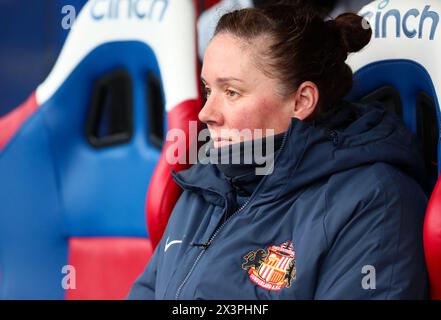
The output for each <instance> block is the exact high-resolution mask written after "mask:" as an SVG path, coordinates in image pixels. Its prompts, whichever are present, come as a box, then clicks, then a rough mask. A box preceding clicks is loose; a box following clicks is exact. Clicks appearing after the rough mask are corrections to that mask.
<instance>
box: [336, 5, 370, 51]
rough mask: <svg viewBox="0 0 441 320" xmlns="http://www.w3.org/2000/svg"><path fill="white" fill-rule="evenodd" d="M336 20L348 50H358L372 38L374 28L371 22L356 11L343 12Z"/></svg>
mask: <svg viewBox="0 0 441 320" xmlns="http://www.w3.org/2000/svg"><path fill="white" fill-rule="evenodd" d="M331 21H333V22H334V24H335V26H336V28H337V29H338V30H339V33H340V36H341V39H342V43H343V44H344V46H345V48H346V52H348V53H349V52H358V51H360V50H361V49H363V48H364V47H365V46H366V45H367V44H368V43H369V41H370V40H371V37H372V29H371V27H370V25H369V22H368V21H367V20H366V19H364V18H363V17H361V16H359V15H357V14H355V13H349V12H348V13H343V14H341V15H339V16H338V17H337V18H335V20H331Z"/></svg>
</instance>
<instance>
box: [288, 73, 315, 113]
mask: <svg viewBox="0 0 441 320" xmlns="http://www.w3.org/2000/svg"><path fill="white" fill-rule="evenodd" d="M318 100H319V89H318V87H317V86H316V84H315V83H314V82H311V81H305V82H303V83H302V84H301V85H300V86H299V87H298V89H297V91H296V93H295V97H294V106H293V110H292V112H293V117H295V118H297V119H299V120H305V119H306V118H308V117H309V116H310V115H311V114H312V113H313V112H314V110H315V108H316V107H317V103H318Z"/></svg>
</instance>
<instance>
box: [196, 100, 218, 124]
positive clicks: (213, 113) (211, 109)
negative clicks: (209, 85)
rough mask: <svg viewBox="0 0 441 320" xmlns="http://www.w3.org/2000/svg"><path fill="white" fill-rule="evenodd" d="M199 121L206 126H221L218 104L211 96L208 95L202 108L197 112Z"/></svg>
mask: <svg viewBox="0 0 441 320" xmlns="http://www.w3.org/2000/svg"><path fill="white" fill-rule="evenodd" d="M199 120H200V121H201V122H202V123H205V124H207V125H211V126H213V125H216V126H220V125H222V114H221V112H220V109H219V102H218V101H216V98H215V97H214V96H213V95H210V96H209V97H208V99H207V101H206V102H205V105H204V107H203V108H202V110H201V111H200V112H199Z"/></svg>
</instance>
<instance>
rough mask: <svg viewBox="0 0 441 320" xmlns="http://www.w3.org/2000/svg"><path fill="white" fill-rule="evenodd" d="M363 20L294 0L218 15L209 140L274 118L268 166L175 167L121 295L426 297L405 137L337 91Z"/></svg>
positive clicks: (210, 65)
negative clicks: (161, 219)
mask: <svg viewBox="0 0 441 320" xmlns="http://www.w3.org/2000/svg"><path fill="white" fill-rule="evenodd" d="M362 22H363V21H362V19H361V17H359V16H357V15H355V14H351V13H348V14H343V15H341V16H339V17H337V18H336V19H335V20H331V21H327V22H324V20H323V18H322V17H321V16H319V15H318V14H317V13H315V12H314V11H312V10H310V9H308V8H307V7H305V6H300V5H298V6H286V5H276V6H268V7H264V8H253V9H243V10H239V11H234V12H231V13H228V14H226V15H225V16H223V17H222V18H221V20H220V21H219V24H218V26H217V29H216V33H215V36H214V38H213V39H212V41H211V43H210V45H209V46H208V48H207V51H206V53H205V57H204V64H203V69H202V79H203V82H204V85H205V87H206V91H207V102H206V104H205V106H204V108H203V109H202V111H201V112H200V114H199V118H200V120H201V121H202V122H204V123H205V124H206V125H207V127H208V129H209V130H210V134H211V137H212V139H213V140H214V147H215V148H223V149H225V148H229V147H230V146H234V145H237V144H244V143H246V141H244V140H245V139H243V138H238V137H237V136H235V135H228V134H226V133H225V132H229V131H234V130H242V129H251V130H253V129H273V130H274V131H273V133H274V135H275V136H274V140H275V144H274V145H275V150H274V155H275V160H274V166H273V170H272V171H271V174H268V175H257V174H256V171H255V169H256V167H257V164H254V165H253V164H239V165H228V164H226V165H225V164H223V165H219V164H218V165H215V164H205V165H204V164H201V163H198V164H196V165H194V166H193V167H192V168H190V169H189V170H187V171H184V172H181V173H179V174H176V175H175V180H176V182H177V183H178V184H179V185H180V186H181V187H182V188H183V189H184V193H183V194H182V196H181V198H180V199H179V201H178V202H177V204H176V206H175V208H174V211H173V213H172V216H171V218H170V220H169V223H168V226H167V229H166V230H165V233H164V236H163V239H162V240H161V242H160V244H159V245H158V247H157V249H156V251H155V253H154V255H153V257H152V259H151V261H150V263H149V264H148V266H147V268H146V270H145V272H144V273H143V274H142V275H141V276H140V278H139V279H138V280H137V281H136V283H135V284H134V286H133V288H132V290H131V292H130V294H129V298H131V299H421V298H426V295H427V292H426V291H427V280H426V270H425V264H424V255H423V248H422V235H421V229H422V220H423V215H424V210H425V206H426V196H425V194H424V192H423V191H422V187H421V186H420V184H419V183H422V181H423V180H422V177H424V168H423V164H422V163H423V162H422V159H421V156H420V152H419V150H418V147H417V144H416V142H415V139H414V137H413V136H412V134H411V133H410V132H409V131H408V130H407V129H406V128H405V127H404V126H403V125H402V124H401V122H400V121H399V120H398V118H396V117H395V116H394V115H392V114H389V113H388V112H386V111H385V110H384V109H383V108H382V107H381V106H378V105H358V104H350V103H348V102H343V101H341V99H342V98H343V97H344V96H345V95H346V94H347V93H348V91H349V90H350V88H351V86H352V72H351V70H350V68H349V67H348V66H347V65H346V64H345V60H346V58H347V55H348V53H350V52H356V51H359V50H361V49H362V48H363V47H364V46H365V45H366V44H367V43H368V42H369V40H370V37H371V30H370V29H366V28H363V26H364V23H362ZM251 138H254V139H257V136H253V137H251ZM267 155H271V151H270V150H267Z"/></svg>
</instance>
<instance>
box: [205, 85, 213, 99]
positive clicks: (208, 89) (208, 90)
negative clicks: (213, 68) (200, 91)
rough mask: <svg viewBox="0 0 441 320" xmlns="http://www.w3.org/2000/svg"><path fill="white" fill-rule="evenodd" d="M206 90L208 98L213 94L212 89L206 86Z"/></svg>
mask: <svg viewBox="0 0 441 320" xmlns="http://www.w3.org/2000/svg"><path fill="white" fill-rule="evenodd" d="M204 90H205V96H206V97H207V98H208V97H209V96H210V94H211V89H210V88H207V87H205V88H204Z"/></svg>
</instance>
